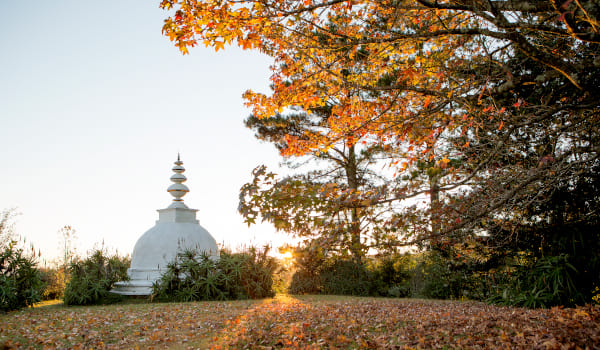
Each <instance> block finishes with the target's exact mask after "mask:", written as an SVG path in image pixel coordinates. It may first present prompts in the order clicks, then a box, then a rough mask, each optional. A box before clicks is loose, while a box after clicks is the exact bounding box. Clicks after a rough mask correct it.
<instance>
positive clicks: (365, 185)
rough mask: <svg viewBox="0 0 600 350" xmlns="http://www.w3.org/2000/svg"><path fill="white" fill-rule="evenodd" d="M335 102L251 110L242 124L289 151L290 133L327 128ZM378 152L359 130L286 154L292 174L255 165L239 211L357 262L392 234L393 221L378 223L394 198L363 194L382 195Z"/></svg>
mask: <svg viewBox="0 0 600 350" xmlns="http://www.w3.org/2000/svg"><path fill="white" fill-rule="evenodd" d="M332 107H333V106H324V107H321V108H317V109H314V110H313V113H311V114H308V113H298V112H290V113H286V114H277V115H275V116H273V117H269V118H257V117H255V116H250V117H249V118H248V119H246V126H247V127H249V128H251V129H253V130H254V131H255V132H256V137H257V138H258V139H260V140H264V141H268V142H271V143H273V144H274V146H275V147H277V149H278V150H279V151H280V152H281V153H282V154H286V153H287V152H289V145H288V140H289V139H290V138H298V139H308V138H310V137H314V134H319V133H320V134H324V135H326V134H327V132H328V127H329V124H328V119H329V118H331V117H332V114H331V111H332ZM365 143H366V142H365ZM382 156H383V157H385V152H384V150H383V149H382V148H381V147H379V146H378V145H375V144H372V145H370V146H365V145H363V143H362V140H361V138H360V137H357V136H356V135H355V134H349V135H348V137H346V138H344V139H341V140H339V141H338V142H336V143H332V145H331V146H330V147H329V148H328V149H327V150H317V149H315V150H313V151H312V152H310V153H305V154H304V156H302V157H288V161H287V162H286V164H287V165H288V167H289V168H290V170H291V171H292V172H293V173H294V174H293V175H289V176H285V177H283V178H278V177H277V176H276V175H275V174H273V173H271V172H269V171H268V170H267V169H266V168H265V167H264V166H259V167H257V168H256V169H255V170H254V171H253V177H254V178H253V180H252V181H251V182H250V183H248V184H246V185H244V186H243V187H242V189H241V193H240V206H239V211H240V213H241V214H242V215H243V216H244V217H245V220H246V222H248V224H252V223H254V222H255V221H256V219H257V218H259V217H261V218H262V220H263V221H268V222H270V223H272V224H273V225H274V226H275V227H276V228H277V229H278V230H283V231H286V232H289V233H292V234H294V235H296V236H297V237H301V238H304V239H305V240H307V241H309V242H310V243H309V244H312V245H317V246H320V247H321V248H324V249H327V250H329V251H332V252H337V253H338V254H342V255H350V256H351V257H352V258H353V259H354V261H355V262H356V263H358V264H362V262H363V260H362V259H363V257H364V255H365V254H366V253H367V251H368V249H369V248H374V247H381V245H383V244H385V242H386V241H387V240H386V238H387V237H388V236H389V235H390V234H392V232H391V230H390V227H386V226H382V225H381V222H382V221H383V219H382V218H384V217H385V216H386V215H392V214H393V208H392V207H391V205H389V204H388V205H383V204H377V203H376V202H375V204H372V202H371V201H369V200H368V199H365V194H370V195H371V196H372V197H375V198H379V197H380V194H381V192H384V191H386V188H387V185H386V184H387V183H388V182H389V178H386V177H385V176H384V175H382V174H381V173H380V172H377V171H376V169H374V167H376V166H377V165H379V167H381V164H378V163H379V162H380V160H381V158H380V157H382ZM394 230H395V229H394Z"/></svg>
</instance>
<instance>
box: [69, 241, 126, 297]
mask: <svg viewBox="0 0 600 350" xmlns="http://www.w3.org/2000/svg"><path fill="white" fill-rule="evenodd" d="M128 267H129V259H128V258H125V257H121V256H119V255H118V254H114V255H109V254H107V252H106V251H105V250H103V249H96V250H94V251H92V252H91V254H90V255H89V256H88V257H87V258H86V259H85V260H76V261H74V262H72V263H71V264H70V265H69V270H68V272H69V275H70V279H69V282H68V283H67V286H66V288H65V293H64V297H63V300H64V302H65V304H66V305H92V304H109V303H113V302H117V301H119V300H122V297H121V296H120V295H117V294H113V293H110V292H109V291H110V290H111V289H112V288H113V287H114V284H115V282H118V281H124V280H127V279H128V276H127V268H128Z"/></svg>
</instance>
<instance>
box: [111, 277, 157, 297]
mask: <svg viewBox="0 0 600 350" xmlns="http://www.w3.org/2000/svg"><path fill="white" fill-rule="evenodd" d="M152 283H153V281H148V280H143V281H135V280H134V281H120V282H117V283H115V287H114V288H113V289H112V290H111V291H110V292H111V293H115V294H120V295H132V296H133V295H150V294H152Z"/></svg>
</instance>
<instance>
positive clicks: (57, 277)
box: [40, 267, 66, 300]
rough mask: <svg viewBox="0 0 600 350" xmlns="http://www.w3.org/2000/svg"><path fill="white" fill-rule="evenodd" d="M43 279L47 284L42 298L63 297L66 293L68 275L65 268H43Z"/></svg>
mask: <svg viewBox="0 0 600 350" xmlns="http://www.w3.org/2000/svg"><path fill="white" fill-rule="evenodd" d="M40 272H41V275H42V281H43V282H44V284H45V285H46V288H45V289H44V293H43V294H42V300H55V299H62V297H63V295H64V294H65V287H66V276H65V271H64V269H63V268H60V267H54V268H41V269H40Z"/></svg>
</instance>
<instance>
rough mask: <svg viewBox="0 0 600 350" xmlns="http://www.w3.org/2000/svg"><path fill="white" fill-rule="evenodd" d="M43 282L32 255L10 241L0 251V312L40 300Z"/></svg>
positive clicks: (29, 304)
mask: <svg viewBox="0 0 600 350" xmlns="http://www.w3.org/2000/svg"><path fill="white" fill-rule="evenodd" d="M43 291H44V282H43V281H42V277H41V273H40V271H39V270H38V269H37V268H36V261H35V257H34V255H33V254H26V253H25V252H24V251H23V249H20V248H17V247H16V242H14V241H12V242H10V243H9V244H8V245H6V246H5V247H3V248H2V250H1V251H0V311H3V312H6V311H10V310H16V309H19V308H22V307H27V306H31V305H33V304H34V303H36V302H38V301H40V300H41V298H42V293H43Z"/></svg>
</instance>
